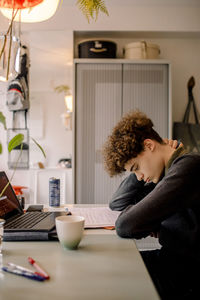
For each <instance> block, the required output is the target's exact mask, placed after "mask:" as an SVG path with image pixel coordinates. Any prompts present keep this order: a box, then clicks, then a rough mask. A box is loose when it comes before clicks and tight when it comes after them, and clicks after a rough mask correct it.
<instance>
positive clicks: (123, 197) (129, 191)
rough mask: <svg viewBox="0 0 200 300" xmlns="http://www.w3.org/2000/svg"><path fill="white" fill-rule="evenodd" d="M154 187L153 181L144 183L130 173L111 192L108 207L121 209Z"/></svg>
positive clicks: (135, 201) (136, 200)
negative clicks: (113, 191)
mask: <svg viewBox="0 0 200 300" xmlns="http://www.w3.org/2000/svg"><path fill="white" fill-rule="evenodd" d="M154 187H155V184H154V183H147V184H145V183H144V181H143V180H142V181H138V180H137V177H136V176H135V174H133V173H131V174H130V175H129V176H128V177H126V178H125V179H124V180H123V181H122V182H121V184H120V186H119V187H118V189H117V191H116V192H115V193H114V194H113V196H112V199H111V201H110V203H109V207H110V209H112V210H118V211H122V210H124V209H125V208H126V207H127V206H129V205H130V204H136V203H137V202H138V201H140V200H141V199H143V198H144V197H145V196H146V195H147V194H148V193H150V192H151V191H152V190H153V189H154Z"/></svg>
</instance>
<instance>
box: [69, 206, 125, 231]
mask: <svg viewBox="0 0 200 300" xmlns="http://www.w3.org/2000/svg"><path fill="white" fill-rule="evenodd" d="M69 210H70V211H71V213H72V215H77V216H83V217H84V218H85V228H102V227H110V226H115V221H116V219H117V217H118V216H119V214H120V212H119V211H112V210H110V208H109V207H72V208H71V207H70V208H69Z"/></svg>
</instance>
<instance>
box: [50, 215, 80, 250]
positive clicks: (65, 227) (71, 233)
mask: <svg viewBox="0 0 200 300" xmlns="http://www.w3.org/2000/svg"><path fill="white" fill-rule="evenodd" d="M84 224H85V219H84V217H81V216H59V217H57V218H56V231H57V235H58V239H59V241H60V243H61V245H62V246H63V247H64V248H67V249H77V247H78V245H79V243H80V241H81V239H82V236H83V231H84Z"/></svg>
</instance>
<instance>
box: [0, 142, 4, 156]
mask: <svg viewBox="0 0 200 300" xmlns="http://www.w3.org/2000/svg"><path fill="white" fill-rule="evenodd" d="M2 150H3V148H2V143H1V142H0V154H1V153H2Z"/></svg>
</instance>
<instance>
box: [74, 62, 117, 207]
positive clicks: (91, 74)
mask: <svg viewBox="0 0 200 300" xmlns="http://www.w3.org/2000/svg"><path fill="white" fill-rule="evenodd" d="M121 112H122V65H121V64H109V63H108V64H107V63H106V64H93V63H77V64H76V120H75V123H76V134H75V135H76V138H75V202H76V203H108V202H109V200H110V198H111V195H112V194H113V192H114V191H115V190H116V188H117V186H118V184H119V182H120V181H121V179H120V178H117V179H115V178H114V179H113V178H112V179H111V178H110V177H109V176H108V175H107V173H106V172H105V170H104V168H103V161H102V154H101V150H102V145H103V143H104V142H105V139H106V137H107V136H108V134H110V131H111V128H112V127H113V126H114V125H115V124H116V122H117V121H118V120H119V119H120V117H121Z"/></svg>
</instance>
